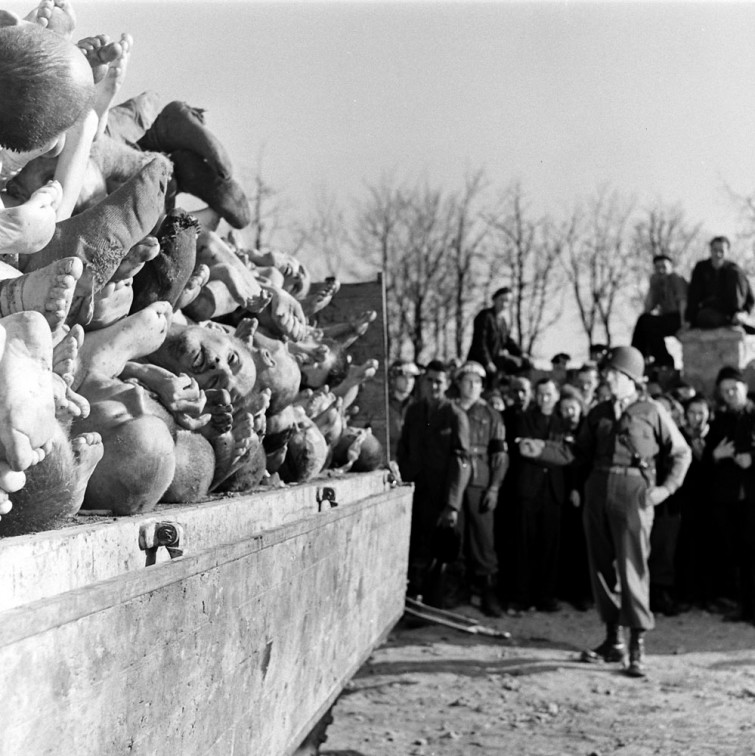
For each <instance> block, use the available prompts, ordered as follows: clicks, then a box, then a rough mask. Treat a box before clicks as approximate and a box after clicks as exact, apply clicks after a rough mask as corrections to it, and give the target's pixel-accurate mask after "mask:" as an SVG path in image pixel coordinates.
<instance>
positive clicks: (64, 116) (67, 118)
mask: <svg viewBox="0 0 755 756" xmlns="http://www.w3.org/2000/svg"><path fill="white" fill-rule="evenodd" d="M15 21H16V23H13V19H12V14H8V13H5V12H3V14H2V16H0V147H4V148H6V149H9V150H13V151H14V152H30V151H33V150H40V149H42V148H45V147H47V148H48V149H49V148H50V147H52V145H53V144H54V143H55V141H56V140H57V139H58V138H59V137H60V136H61V135H62V134H64V133H65V132H66V131H68V129H69V128H70V127H71V126H72V125H73V124H74V123H76V121H78V120H79V118H81V116H82V115H83V114H84V113H85V112H86V111H88V110H89V109H90V108H91V107H92V103H93V102H94V94H95V90H94V79H93V77H92V69H91V67H90V66H89V64H88V63H87V61H86V58H85V57H84V55H82V53H81V51H80V50H79V49H78V48H77V47H76V46H75V45H73V44H72V43H71V42H69V41H68V40H66V39H64V38H63V37H61V36H60V35H58V34H53V33H51V32H49V31H47V30H45V29H43V28H42V27H40V26H38V25H37V24H30V23H27V22H24V21H20V20H19V19H17V18H16V19H15Z"/></svg>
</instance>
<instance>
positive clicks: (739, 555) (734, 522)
mask: <svg viewBox="0 0 755 756" xmlns="http://www.w3.org/2000/svg"><path fill="white" fill-rule="evenodd" d="M716 389H717V391H718V395H719V398H720V400H721V402H722V407H721V408H720V410H718V411H717V412H716V413H715V415H714V417H713V420H712V421H711V424H710V431H709V433H708V436H707V439H706V444H705V452H704V456H703V461H704V462H706V463H707V469H708V471H709V474H710V488H709V498H708V508H709V511H710V515H709V518H708V523H707V530H706V532H707V534H708V551H707V554H708V559H709V575H710V583H709V586H708V589H707V593H708V607H709V608H710V609H711V610H712V611H718V612H722V613H726V612H731V611H733V610H736V607H737V604H736V603H735V602H736V600H737V599H739V600H740V606H739V611H738V617H740V618H741V619H745V620H750V621H751V620H752V618H753V591H754V590H755V586H753V585H752V570H751V563H752V559H753V557H752V553H751V552H754V551H755V546H753V544H752V535H751V531H752V528H753V519H754V518H753V511H752V510H753V498H754V497H755V490H753V488H754V486H753V483H754V481H753V470H752V451H753V439H754V438H755V405H753V403H752V402H751V401H750V400H749V399H748V398H747V383H746V382H745V379H744V376H743V374H742V371H741V370H739V369H738V368H735V367H732V366H729V365H725V366H724V367H722V368H721V369H720V370H719V371H718V376H717V377H716ZM738 573H739V574H738ZM738 578H740V579H739V580H738Z"/></svg>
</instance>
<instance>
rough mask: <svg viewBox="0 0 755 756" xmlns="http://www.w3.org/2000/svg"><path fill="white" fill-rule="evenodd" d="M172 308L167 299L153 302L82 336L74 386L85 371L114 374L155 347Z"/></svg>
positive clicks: (159, 343)
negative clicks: (83, 337)
mask: <svg viewBox="0 0 755 756" xmlns="http://www.w3.org/2000/svg"><path fill="white" fill-rule="evenodd" d="M172 316H173V309H172V308H171V306H170V304H169V303H168V302H153V303H152V304H151V305H148V306H147V307H145V308H144V309H143V310H139V312H135V313H134V314H133V315H129V316H128V317H127V318H123V320H119V321H118V322H117V323H113V324H112V325H111V326H108V327H107V328H103V329H102V330H100V331H92V332H91V333H88V334H87V335H86V338H85V339H84V344H83V345H82V347H81V349H80V350H79V370H78V371H77V374H76V381H75V382H74V385H80V384H81V381H82V380H83V379H84V377H85V375H86V373H87V372H89V371H93V370H95V371H97V372H100V373H104V374H105V375H107V376H110V377H113V378H115V377H117V376H118V375H120V373H121V372H122V371H123V368H124V366H125V364H126V363H127V362H128V361H130V360H136V359H138V358H139V357H144V356H145V355H148V354H151V353H152V352H154V351H156V350H157V349H159V347H160V346H161V345H162V343H163V341H164V340H165V336H166V334H167V333H168V326H169V325H170V321H171V318H172Z"/></svg>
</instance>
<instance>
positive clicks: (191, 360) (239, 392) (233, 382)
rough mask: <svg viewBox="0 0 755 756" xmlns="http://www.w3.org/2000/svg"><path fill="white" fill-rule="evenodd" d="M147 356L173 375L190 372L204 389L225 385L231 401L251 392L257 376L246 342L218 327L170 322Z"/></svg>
mask: <svg viewBox="0 0 755 756" xmlns="http://www.w3.org/2000/svg"><path fill="white" fill-rule="evenodd" d="M148 360H149V362H151V363H152V364H154V365H158V366H159V367H162V368H165V369H166V370H170V371H171V372H172V373H175V374H176V375H180V374H181V373H186V374H187V375H190V376H191V377H192V378H194V379H195V380H196V382H197V384H198V385H199V388H201V389H203V390H206V389H225V390H226V391H228V393H230V395H231V401H232V402H234V404H238V403H239V402H241V401H242V400H243V399H246V398H247V397H248V396H249V395H250V394H251V391H252V388H254V385H255V381H256V379H257V370H256V368H255V363H254V359H253V357H252V353H251V352H250V350H249V347H248V346H247V344H245V343H244V342H242V341H241V340H240V339H238V338H236V337H235V336H233V335H231V334H230V333H228V332H227V331H224V330H222V329H221V328H205V327H203V326H198V325H188V326H187V325H181V324H180V323H171V326H170V329H169V330H168V335H167V337H166V338H165V341H164V342H163V344H162V346H161V347H160V348H159V349H158V350H157V351H156V352H153V353H152V354H151V355H149V357H148Z"/></svg>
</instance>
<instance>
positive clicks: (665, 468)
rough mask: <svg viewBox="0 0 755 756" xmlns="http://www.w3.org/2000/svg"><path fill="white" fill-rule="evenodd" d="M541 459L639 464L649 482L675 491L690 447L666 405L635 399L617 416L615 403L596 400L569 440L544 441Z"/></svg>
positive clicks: (606, 466)
mask: <svg viewBox="0 0 755 756" xmlns="http://www.w3.org/2000/svg"><path fill="white" fill-rule="evenodd" d="M541 459H542V460H543V461H544V462H546V461H549V462H553V463H555V464H565V463H568V462H571V461H573V460H574V459H577V460H578V461H580V462H583V463H585V464H589V465H590V467H591V469H592V471H595V470H605V471H609V472H610V470H611V468H621V467H638V468H640V469H644V470H645V471H646V473H647V474H646V480H647V482H648V485H651V486H652V485H663V486H664V487H665V488H666V489H668V491H669V493H673V492H674V491H676V490H677V489H678V488H679V486H681V484H682V482H683V481H684V476H685V474H686V472H687V468H688V467H689V465H690V461H691V459H692V452H691V451H690V448H689V446H688V445H687V442H686V441H685V440H684V437H683V436H682V434H681V431H680V430H679V429H678V428H677V427H676V425H675V424H674V421H673V420H672V419H671V416H670V415H669V413H668V411H667V410H666V409H665V407H663V406H662V405H660V404H658V402H654V401H653V400H652V399H637V400H636V401H634V402H632V403H631V404H629V405H628V406H626V407H625V408H624V410H623V411H622V412H621V414H620V416H619V417H618V419H617V418H616V413H615V410H614V405H613V402H601V403H600V404H598V405H596V406H595V407H594V408H593V409H592V410H590V412H589V413H588V414H587V417H586V418H585V422H584V423H583V424H582V427H581V428H580V429H579V432H578V434H577V436H576V438H575V439H574V443H573V444H568V443H566V442H547V443H546V448H545V449H544V451H543V456H542V457H541ZM656 472H657V474H658V478H657V479H656Z"/></svg>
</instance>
